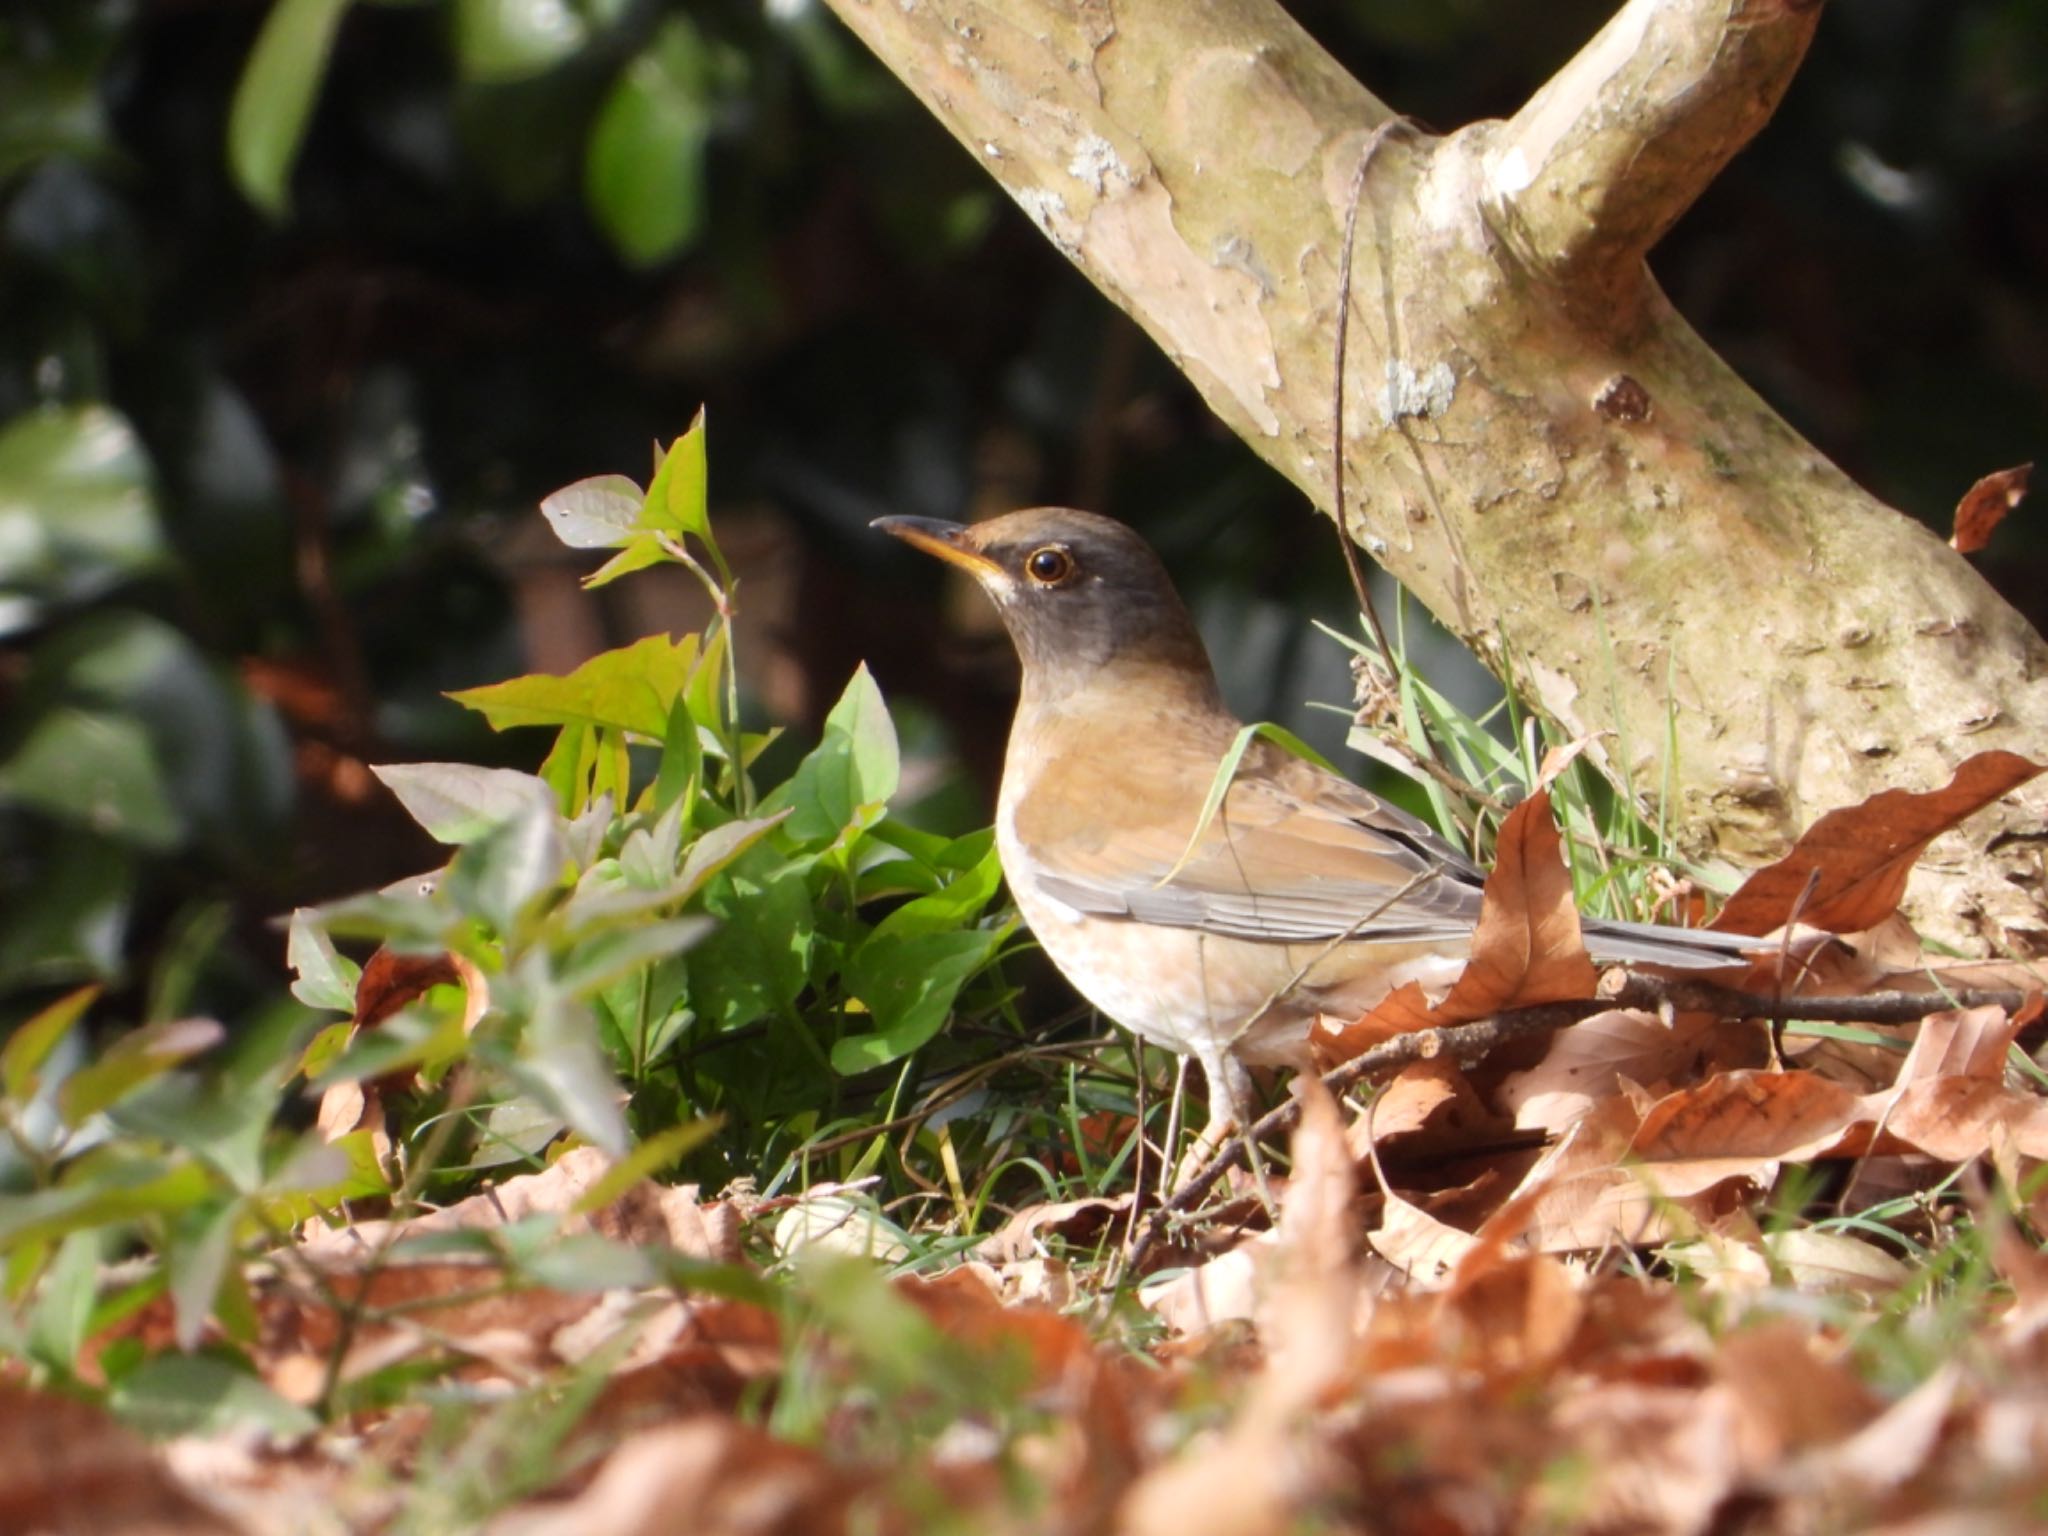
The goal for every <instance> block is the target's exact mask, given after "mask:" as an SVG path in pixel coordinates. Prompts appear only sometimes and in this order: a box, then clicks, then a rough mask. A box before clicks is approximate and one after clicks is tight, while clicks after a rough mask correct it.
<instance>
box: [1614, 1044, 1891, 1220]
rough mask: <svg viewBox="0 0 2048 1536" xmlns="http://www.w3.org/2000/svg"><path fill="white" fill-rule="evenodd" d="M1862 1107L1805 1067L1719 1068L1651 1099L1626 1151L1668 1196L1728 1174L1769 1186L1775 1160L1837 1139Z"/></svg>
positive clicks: (1810, 1153)
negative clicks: (1766, 1069) (1703, 1078)
mask: <svg viewBox="0 0 2048 1536" xmlns="http://www.w3.org/2000/svg"><path fill="white" fill-rule="evenodd" d="M1865 1109H1866V1104H1865V1101H1864V1100H1863V1099H1862V1098H1860V1097H1859V1096H1857V1095H1856V1094H1853V1093H1851V1092H1849V1090H1848V1089H1846V1088H1843V1087H1841V1086H1839V1085H1838V1084H1835V1083H1830V1082H1828V1081H1826V1080H1825V1079H1824V1078H1818V1077H1815V1076H1813V1075H1812V1074H1811V1073H1808V1072H1723V1073H1721V1074H1720V1075H1719V1076H1717V1077H1711V1078H1709V1079H1707V1081H1705V1082H1704V1083H1701V1084H1699V1085H1698V1086H1697V1087H1692V1088H1683V1089H1680V1090H1679V1091H1678V1092H1676V1093H1672V1094H1667V1095H1666V1096H1665V1097H1664V1098H1661V1099H1659V1100H1658V1101H1657V1102H1656V1103H1655V1104H1653V1105H1651V1106H1650V1108H1649V1110H1648V1111H1647V1112H1646V1113H1645V1114H1644V1115H1643V1123H1642V1125H1641V1126H1640V1127H1638V1128H1637V1131H1636V1134H1635V1136H1634V1137H1633V1138H1631V1140H1630V1142H1629V1147H1628V1151H1627V1153H1626V1154H1625V1155H1626V1157H1627V1159H1628V1160H1629V1162H1630V1163H1632V1164H1634V1165H1635V1166H1636V1167H1637V1168H1639V1169H1640V1170H1641V1173H1642V1176H1643V1177H1644V1178H1645V1179H1646V1180H1647V1181H1648V1182H1649V1185H1650V1187H1651V1188H1652V1189H1654V1190H1655V1191H1656V1192H1657V1193H1658V1194H1659V1195H1661V1196H1663V1197H1664V1198H1666V1199H1683V1198H1685V1197H1687V1196H1691V1195H1697V1194H1701V1193H1704V1192H1705V1191H1706V1190H1708V1189H1711V1188H1712V1187H1713V1186H1715V1185H1716V1184H1720V1183H1724V1182H1725V1181H1727V1180H1729V1179H1747V1180H1749V1181H1750V1182H1751V1183H1753V1184H1759V1185H1767V1184H1769V1183H1770V1182H1771V1181H1772V1180H1773V1179H1774V1178H1775V1177H1776V1176H1777V1171H1778V1164H1779V1163H1781V1162H1794V1161H1800V1160H1802V1159H1806V1158H1811V1157H1816V1156H1818V1155H1820V1154H1821V1153H1822V1152H1824V1151H1826V1150H1828V1149H1829V1148H1830V1147H1832V1146H1834V1145H1835V1143H1837V1142H1838V1141H1839V1140H1840V1139H1841V1135H1842V1132H1843V1131H1844V1130H1846V1129H1847V1128H1848V1127H1849V1126H1851V1125H1853V1124H1855V1123H1856V1122H1857V1121H1858V1120H1859V1119H1860V1118H1862V1116H1863V1113H1864V1111H1865Z"/></svg>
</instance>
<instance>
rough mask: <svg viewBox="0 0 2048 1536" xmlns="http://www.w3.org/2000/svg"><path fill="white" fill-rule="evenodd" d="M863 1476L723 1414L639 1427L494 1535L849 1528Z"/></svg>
mask: <svg viewBox="0 0 2048 1536" xmlns="http://www.w3.org/2000/svg"><path fill="white" fill-rule="evenodd" d="M863 1484H864V1480H863V1479H860V1478H858V1477H856V1476H854V1475H853V1474H851V1473H848V1472H843V1471H841V1470H839V1469H838V1468H836V1467H834V1466H833V1465H832V1464H831V1463H830V1462H828V1461H826V1460H825V1458H824V1457H822V1456H820V1455H819V1454H818V1453H817V1452H815V1451H810V1450H803V1449H800V1448H798V1447H796V1446H793V1445H788V1444H785V1443H783V1442H782V1441H779V1440H775V1439H771V1438H770V1437H769V1436H768V1435H766V1434H764V1433H762V1432H761V1431H760V1430H758V1429H753V1428H750V1427H748V1426H747V1425H744V1424H741V1423H739V1422H738V1421H737V1420H735V1419H730V1418H725V1417H723V1416H719V1415H710V1414H706V1415H700V1416H698V1417H695V1418H690V1419H685V1420H683V1421H682V1422H681V1423H677V1424H669V1425H665V1426H663V1427H662V1428H660V1429H652V1430H648V1431H646V1432H645V1433H643V1434H639V1435H635V1436H633V1437H632V1438H631V1439H630V1440H627V1441H626V1442H625V1443H624V1444H623V1445H621V1446H619V1447H618V1448H617V1449H616V1450H614V1451H613V1452H612V1453H611V1455H610V1456H608V1457H607V1458H606V1459H605V1463H604V1465H603V1466H602V1467H600V1468H599V1469H598V1473H597V1476H596V1477H595V1478H593V1479H592V1480H591V1482H590V1484H589V1486H588V1487H586V1488H585V1489H584V1490H583V1492H582V1493H580V1494H578V1495H577V1496H576V1497H574V1498H571V1499H568V1500H566V1501H561V1502H557V1503H551V1504H547V1505H541V1506H537V1507H530V1508H525V1509H518V1510H514V1511H512V1512H511V1513H509V1514H506V1515H501V1516H500V1517H499V1518H498V1519H496V1520H494V1521H492V1522H491V1523H490V1524H489V1525H488V1526H486V1527H485V1530H486V1531H487V1532H488V1533H489V1536H587V1533H589V1532H595V1531H601V1532H604V1533H605V1536H667V1533H669V1532H672V1531H675V1530H677V1529H680V1528H681V1527H680V1526H679V1525H678V1520H679V1519H680V1520H682V1521H684V1522H685V1523H686V1525H687V1528H688V1529H689V1530H691V1531H695V1532H702V1533H704V1536H771V1533H775V1536H781V1533H787V1536H809V1533H811V1532H817V1533H820V1536H827V1533H831V1532H836V1531H843V1530H846V1529H847V1524H848V1514H849V1505H850V1504H851V1503H852V1501H853V1499H854V1497H855V1495H856V1494H857V1493H859V1491H860V1490H861V1488H862V1487H863Z"/></svg>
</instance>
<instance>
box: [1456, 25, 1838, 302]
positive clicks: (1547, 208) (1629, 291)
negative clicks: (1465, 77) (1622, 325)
mask: <svg viewBox="0 0 2048 1536" xmlns="http://www.w3.org/2000/svg"><path fill="white" fill-rule="evenodd" d="M1819 19H1820V6H1819V4H1818V3H1817V0H1629V3H1628V4H1627V5H1625V6H1623V7H1622V9H1621V10H1620V11H1619V12H1618V13H1617V14H1616V15H1615V17H1614V19H1613V20H1612V21H1610V22H1609V23H1608V24H1607V25H1606V26H1605V27H1603V28H1602V29H1601V30H1600V33H1599V35H1598V36H1597V37H1595V38H1594V39H1593V40H1592V41H1591V42H1590V43H1588V44H1586V46H1585V47H1584V48H1582V49H1581V50H1580V51H1579V53H1578V55H1577V56H1576V57H1575V58H1573V59H1572V61H1571V62H1570V63H1568V64H1566V65H1565V66H1564V68H1562V69H1561V70H1559V71H1558V72H1557V73H1556V74H1555V75H1553V76H1552V77H1551V78H1550V80H1549V81H1548V82H1547V83H1546V84H1545V85H1544V86H1543V87H1542V89H1540V90H1539V91H1537V92H1536V94H1535V95H1534V96H1532V97H1530V98H1529V101H1528V104H1527V105H1526V106H1524V107H1523V108H1522V110H1521V111H1519V112H1517V113H1516V114H1515V115H1514V117H1513V119H1511V120H1510V121H1509V123H1508V125H1507V127H1506V129H1505V131H1504V132H1502V133H1501V134H1500V135H1499V137H1498V139H1497V141H1496V143H1495V146H1494V149H1493V152H1492V154H1491V155H1490V156H1489V160H1490V169H1491V172H1492V182H1493V185H1494V188H1495V190H1496V192H1497V195H1498V203H1497V209H1498V214H1499V223H1500V227H1501V229H1502V230H1503V232H1504V233H1506V234H1507V235H1508V238H1509V239H1510V240H1512V241H1513V243H1514V245H1515V247H1516V249H1517V251H1518V253H1519V254H1520V255H1521V257H1522V259H1523V260H1524V261H1526V262H1527V263H1528V264H1529V265H1530V266H1531V267H1533V268H1536V269H1537V270H1540V271H1545V272H1548V273H1550V274H1551V275H1552V276H1553V277H1554V278H1555V279H1556V280H1557V281H1559V282H1561V283H1562V284H1564V285H1565V286H1566V287H1567V288H1568V289H1569V290H1570V291H1572V292H1573V293H1574V294H1575V295H1577V296H1579V297H1580V298H1582V299H1584V300H1586V301H1588V302H1590V303H1595V304H1597V303H1599V302H1602V301H1614V300H1617V299H1626V298H1632V296H1633V295H1634V293H1635V292H1636V291H1637V290H1639V289H1640V288H1641V286H1642V262H1643V259H1644V257H1646V256H1648V255H1649V253H1650V248H1651V247H1652V246H1653V245H1655V244H1656V243H1657V242H1658V241H1659V240H1660V239H1662V238H1663V236H1664V232H1665V231H1666V230H1668V229H1669V228H1670V227H1671V226H1672V225H1673V224H1675V223H1676V222H1677V221H1678V217H1679V215H1680V214H1682V213H1684V212H1685V210H1686V209H1687V208H1689V207H1691V206H1692V204H1693V201H1694V199H1696V198H1697V197H1698V196H1699V195H1700V194H1701V193H1702V192H1704V191H1705V190H1706V189H1707V187H1708V186H1709V185H1710V184H1712V182H1713V180H1714V178H1715V177H1716V176H1718V175H1719V174H1720V173H1721V168H1722V167H1723V166H1724V165H1726V164H1727V163H1728V161H1729V160H1730V159H1731V158H1733V156H1734V155H1735V153H1736V151H1737V150H1739V149H1741V148H1742V146H1743V145H1745V144H1747V143H1748V142H1749V141H1750V139H1751V138H1752V137H1754V136H1755V134H1756V132H1757V130H1758V129H1760V128H1762V127H1763V125H1764V123H1765V122H1766V121H1768V120H1769V118H1770V115H1771V113H1772V112H1773V111H1774V110H1775V109H1776V107H1777V105H1778V100H1779V98H1780V97H1781V96H1783V95H1784V93H1785V89H1786V87H1787V86H1789V85H1790V84H1791V83H1792V76H1793V74H1794V73H1795V72H1796V71H1797V70H1798V68H1799V62H1800V60H1801V59H1802V58H1804V57H1805V54H1806V46H1807V44H1808V43H1809V42H1810V41H1811V40H1812V38H1813V30H1814V26H1815V25H1816V23H1817V22H1818V21H1819Z"/></svg>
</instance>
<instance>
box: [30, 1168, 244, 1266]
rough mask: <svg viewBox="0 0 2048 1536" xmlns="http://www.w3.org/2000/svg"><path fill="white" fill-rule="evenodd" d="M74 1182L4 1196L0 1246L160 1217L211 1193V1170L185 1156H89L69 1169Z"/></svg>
mask: <svg viewBox="0 0 2048 1536" xmlns="http://www.w3.org/2000/svg"><path fill="white" fill-rule="evenodd" d="M67 1172H68V1176H69V1177H71V1179H72V1182H70V1183H66V1184H62V1185H59V1186H58V1187H56V1188H54V1189H40V1190H37V1191H36V1192H35V1193H34V1194H29V1195H20V1196H16V1197H13V1198H10V1199H8V1200H5V1201H0V1252H4V1251H5V1250H7V1249H8V1248H11V1247H15V1246H17V1245H20V1244H25V1243H29V1242H33V1241H36V1240H37V1239H46V1238H52V1237H61V1236H63V1235H64V1234H65V1233H67V1232H76V1231H82V1230H83V1229H85V1228H87V1227H104V1226H112V1225H113V1224H115V1223H116V1222H123V1221H132V1220H134V1219H136V1218H138V1217H145V1216H146V1217H151V1218H155V1217H160V1216H164V1215H168V1214H170V1213H172V1212H175V1211H182V1210H185V1209H187V1208H188V1207H190V1206H193V1205H196V1204H198V1203H199V1202H200V1201H202V1200H205V1199H207V1198H209V1197H210V1196H211V1195H212V1194H213V1193H214V1191H215V1190H216V1189H217V1188H218V1186H217V1184H216V1183H215V1181H214V1178H213V1176H212V1175H211V1174H210V1173H208V1172H207V1170H206V1169H205V1168H204V1167H202V1166H201V1165H200V1164H198V1163H196V1162H193V1161H192V1160H191V1159H189V1158H187V1159H184V1160H183V1161H180V1162H178V1163H174V1164H167V1163H165V1162H163V1161H161V1160H151V1159H139V1158H138V1159H132V1160H125V1161H123V1160H114V1161H109V1160H99V1161H89V1162H86V1163H85V1164H83V1165H82V1166H79V1167H77V1168H76V1169H75V1170H69V1171H67Z"/></svg>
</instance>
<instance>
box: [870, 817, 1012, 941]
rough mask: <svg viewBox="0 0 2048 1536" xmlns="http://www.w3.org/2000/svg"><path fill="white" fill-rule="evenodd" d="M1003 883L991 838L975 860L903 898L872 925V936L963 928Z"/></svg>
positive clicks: (1001, 872)
mask: <svg viewBox="0 0 2048 1536" xmlns="http://www.w3.org/2000/svg"><path fill="white" fill-rule="evenodd" d="M1002 883H1003V866H1002V864H1001V863H1000V861H999V860H998V859H997V856H996V850H995V845H994V841H993V839H991V840H990V841H989V845H988V847H987V849H986V850H985V851H984V852H983V853H982V855H981V858H980V860H979V862H977V863H976V864H974V865H973V866H972V867H971V868H969V869H967V870H965V871H963V872H962V873H960V874H958V875H955V876H954V877H953V878H952V880H950V881H948V882H947V883H946V884H945V885H943V886H941V887H940V888H939V889H938V890H936V891H933V892H932V893H931V894H930V895H928V896H920V897H918V898H917V899H916V900H915V901H906V902H905V903H904V904H903V905H902V906H900V907H898V908H897V909H896V910H895V911H894V912H891V913H890V914H889V915H888V916H887V917H885V918H883V919H882V920H881V922H879V923H877V924H876V925H875V935H876V937H889V938H910V937H912V936H913V935H916V934H924V933H943V932H946V931H948V930H951V929H958V928H965V927H967V926H969V925H970V924H971V923H972V922H973V921H974V919H975V918H977V917H979V916H980V915H981V909H982V908H983V907H985V906H987V905H988V904H989V901H990V899H991V898H992V897H993V896H994V895H995V893H996V890H997V888H998V887H999V886H1001V884H1002Z"/></svg>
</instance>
